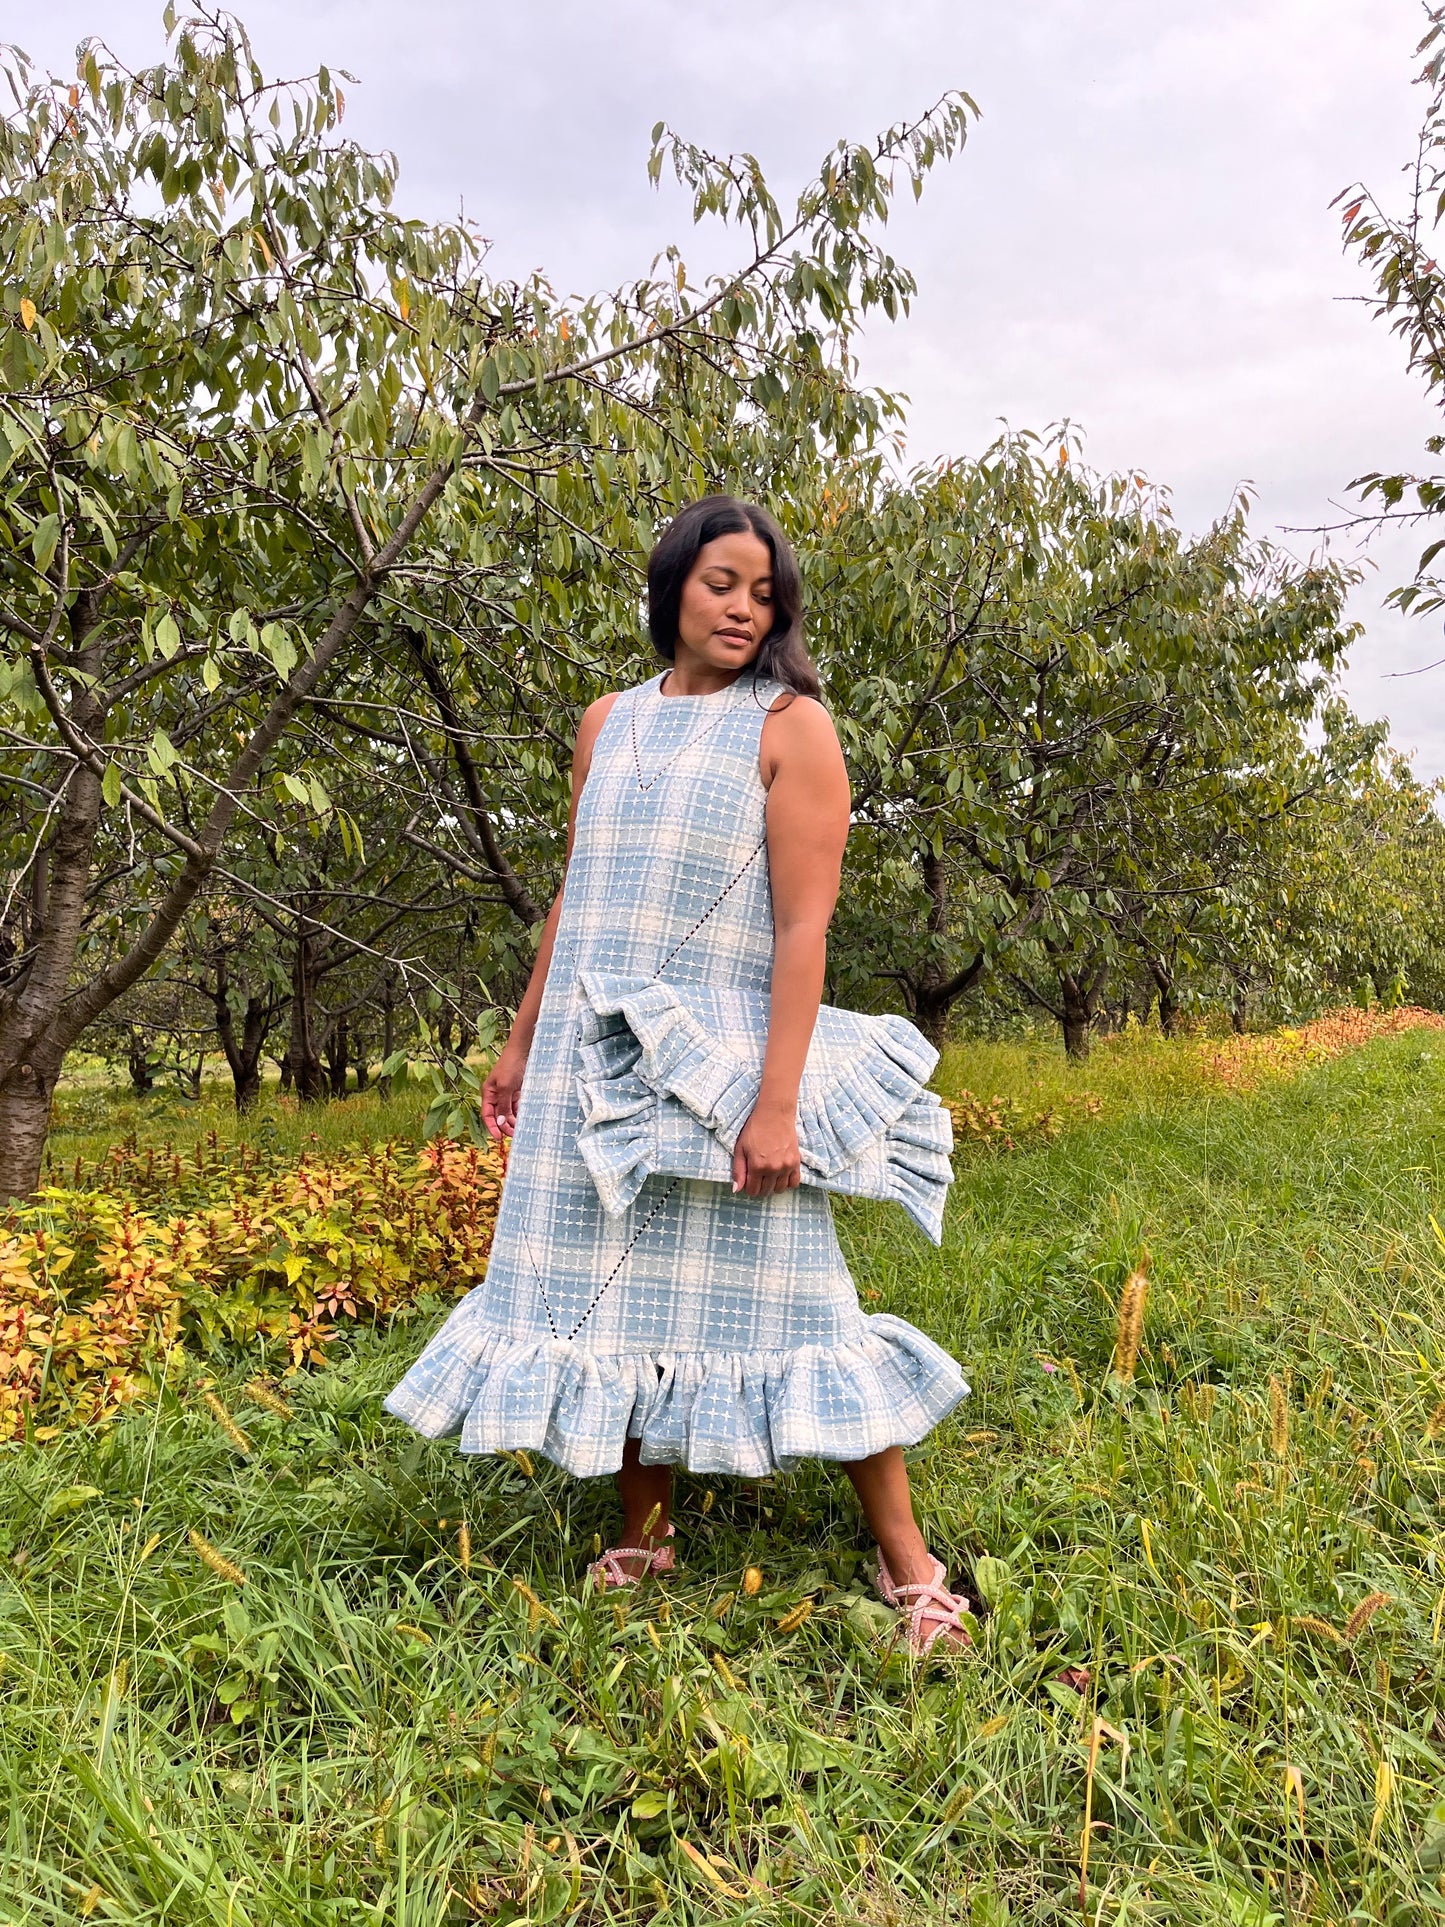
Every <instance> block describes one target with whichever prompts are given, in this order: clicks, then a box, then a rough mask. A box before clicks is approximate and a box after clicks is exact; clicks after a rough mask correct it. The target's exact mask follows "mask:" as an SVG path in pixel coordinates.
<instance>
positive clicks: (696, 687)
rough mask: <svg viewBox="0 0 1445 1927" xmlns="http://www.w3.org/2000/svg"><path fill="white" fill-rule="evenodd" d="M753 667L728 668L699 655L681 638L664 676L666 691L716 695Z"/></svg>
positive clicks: (668, 694) (668, 693)
mask: <svg viewBox="0 0 1445 1927" xmlns="http://www.w3.org/2000/svg"><path fill="white" fill-rule="evenodd" d="M751 667H752V665H751V663H748V664H745V665H744V667H743V668H742V669H730V668H725V667H724V666H723V665H722V664H721V663H715V662H709V661H707V659H706V657H704V656H699V655H697V654H696V653H695V652H694V651H693V650H691V649H689V648H688V647H687V645H686V644H685V643H684V642H682V641H679V642H678V644H677V653H676V655H675V656H674V657H673V661H672V666H671V668H670V669H668V670H667V672H666V674H665V675H664V677H663V683H664V685H665V687H664V690H663V694H664V695H667V696H716V695H717V694H718V693H719V691H720V690H724V689H727V688H729V687H731V685H732V684H733V683H735V682H736V681H737V679H738V677H739V676H740V675H743V674H745V673H746V671H747V669H750V668H751Z"/></svg>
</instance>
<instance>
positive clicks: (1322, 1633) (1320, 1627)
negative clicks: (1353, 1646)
mask: <svg viewBox="0 0 1445 1927" xmlns="http://www.w3.org/2000/svg"><path fill="white" fill-rule="evenodd" d="M1289 1623H1290V1625H1291V1626H1296V1627H1298V1629H1299V1630H1300V1632H1302V1633H1313V1634H1314V1635H1315V1636H1316V1638H1318V1639H1328V1640H1331V1641H1332V1642H1333V1643H1334V1644H1335V1645H1336V1646H1343V1644H1344V1643H1345V1636H1344V1634H1343V1633H1342V1632H1341V1631H1340V1629H1339V1627H1338V1626H1332V1625H1331V1624H1330V1622H1329V1621H1328V1620H1327V1619H1320V1618H1317V1617H1316V1615H1315V1614H1314V1613H1296V1614H1295V1615H1294V1617H1293V1618H1292V1619H1291V1620H1290V1622H1289Z"/></svg>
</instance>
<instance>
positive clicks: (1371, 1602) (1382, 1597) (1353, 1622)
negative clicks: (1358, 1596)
mask: <svg viewBox="0 0 1445 1927" xmlns="http://www.w3.org/2000/svg"><path fill="white" fill-rule="evenodd" d="M1389 1603H1390V1595H1389V1593H1387V1592H1369V1593H1366V1594H1365V1596H1364V1598H1363V1599H1362V1600H1361V1601H1360V1603H1359V1605H1358V1606H1356V1608H1355V1610H1354V1611H1353V1612H1352V1613H1351V1614H1350V1616H1349V1618H1348V1619H1347V1620H1346V1621H1345V1638H1346V1639H1350V1640H1354V1639H1358V1638H1359V1636H1360V1634H1361V1633H1362V1632H1363V1631H1364V1630H1365V1628H1366V1627H1367V1626H1368V1625H1369V1623H1370V1621H1371V1620H1372V1619H1373V1618H1374V1616H1375V1614H1376V1613H1377V1612H1378V1611H1379V1610H1380V1608H1381V1606H1388V1605H1389Z"/></svg>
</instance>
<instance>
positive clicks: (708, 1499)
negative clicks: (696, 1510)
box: [702, 1491, 717, 1518]
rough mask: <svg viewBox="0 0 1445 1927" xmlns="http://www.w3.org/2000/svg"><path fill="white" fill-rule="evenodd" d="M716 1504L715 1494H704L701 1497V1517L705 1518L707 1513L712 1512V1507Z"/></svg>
mask: <svg viewBox="0 0 1445 1927" xmlns="http://www.w3.org/2000/svg"><path fill="white" fill-rule="evenodd" d="M716 1504H717V1494H716V1492H713V1491H707V1492H704V1493H703V1495H702V1516H703V1517H704V1518H706V1517H707V1515H708V1514H709V1512H711V1511H712V1509H713V1507H714V1506H715V1505H716Z"/></svg>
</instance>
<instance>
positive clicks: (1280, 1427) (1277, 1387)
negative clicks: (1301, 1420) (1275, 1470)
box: [1269, 1373, 1289, 1460]
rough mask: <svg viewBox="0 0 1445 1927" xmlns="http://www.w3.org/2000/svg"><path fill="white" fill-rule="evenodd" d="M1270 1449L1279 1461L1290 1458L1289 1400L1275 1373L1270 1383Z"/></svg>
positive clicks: (1271, 1376)
mask: <svg viewBox="0 0 1445 1927" xmlns="http://www.w3.org/2000/svg"><path fill="white" fill-rule="evenodd" d="M1269 1449H1270V1451H1271V1452H1273V1454H1274V1456H1275V1457H1276V1458H1277V1459H1281V1460H1283V1459H1287V1458H1288V1457H1289V1400H1288V1399H1287V1398H1286V1397H1285V1395H1284V1386H1283V1385H1282V1384H1281V1383H1280V1381H1279V1379H1278V1378H1276V1377H1275V1376H1274V1375H1273V1373H1271V1375H1270V1381H1269Z"/></svg>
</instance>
